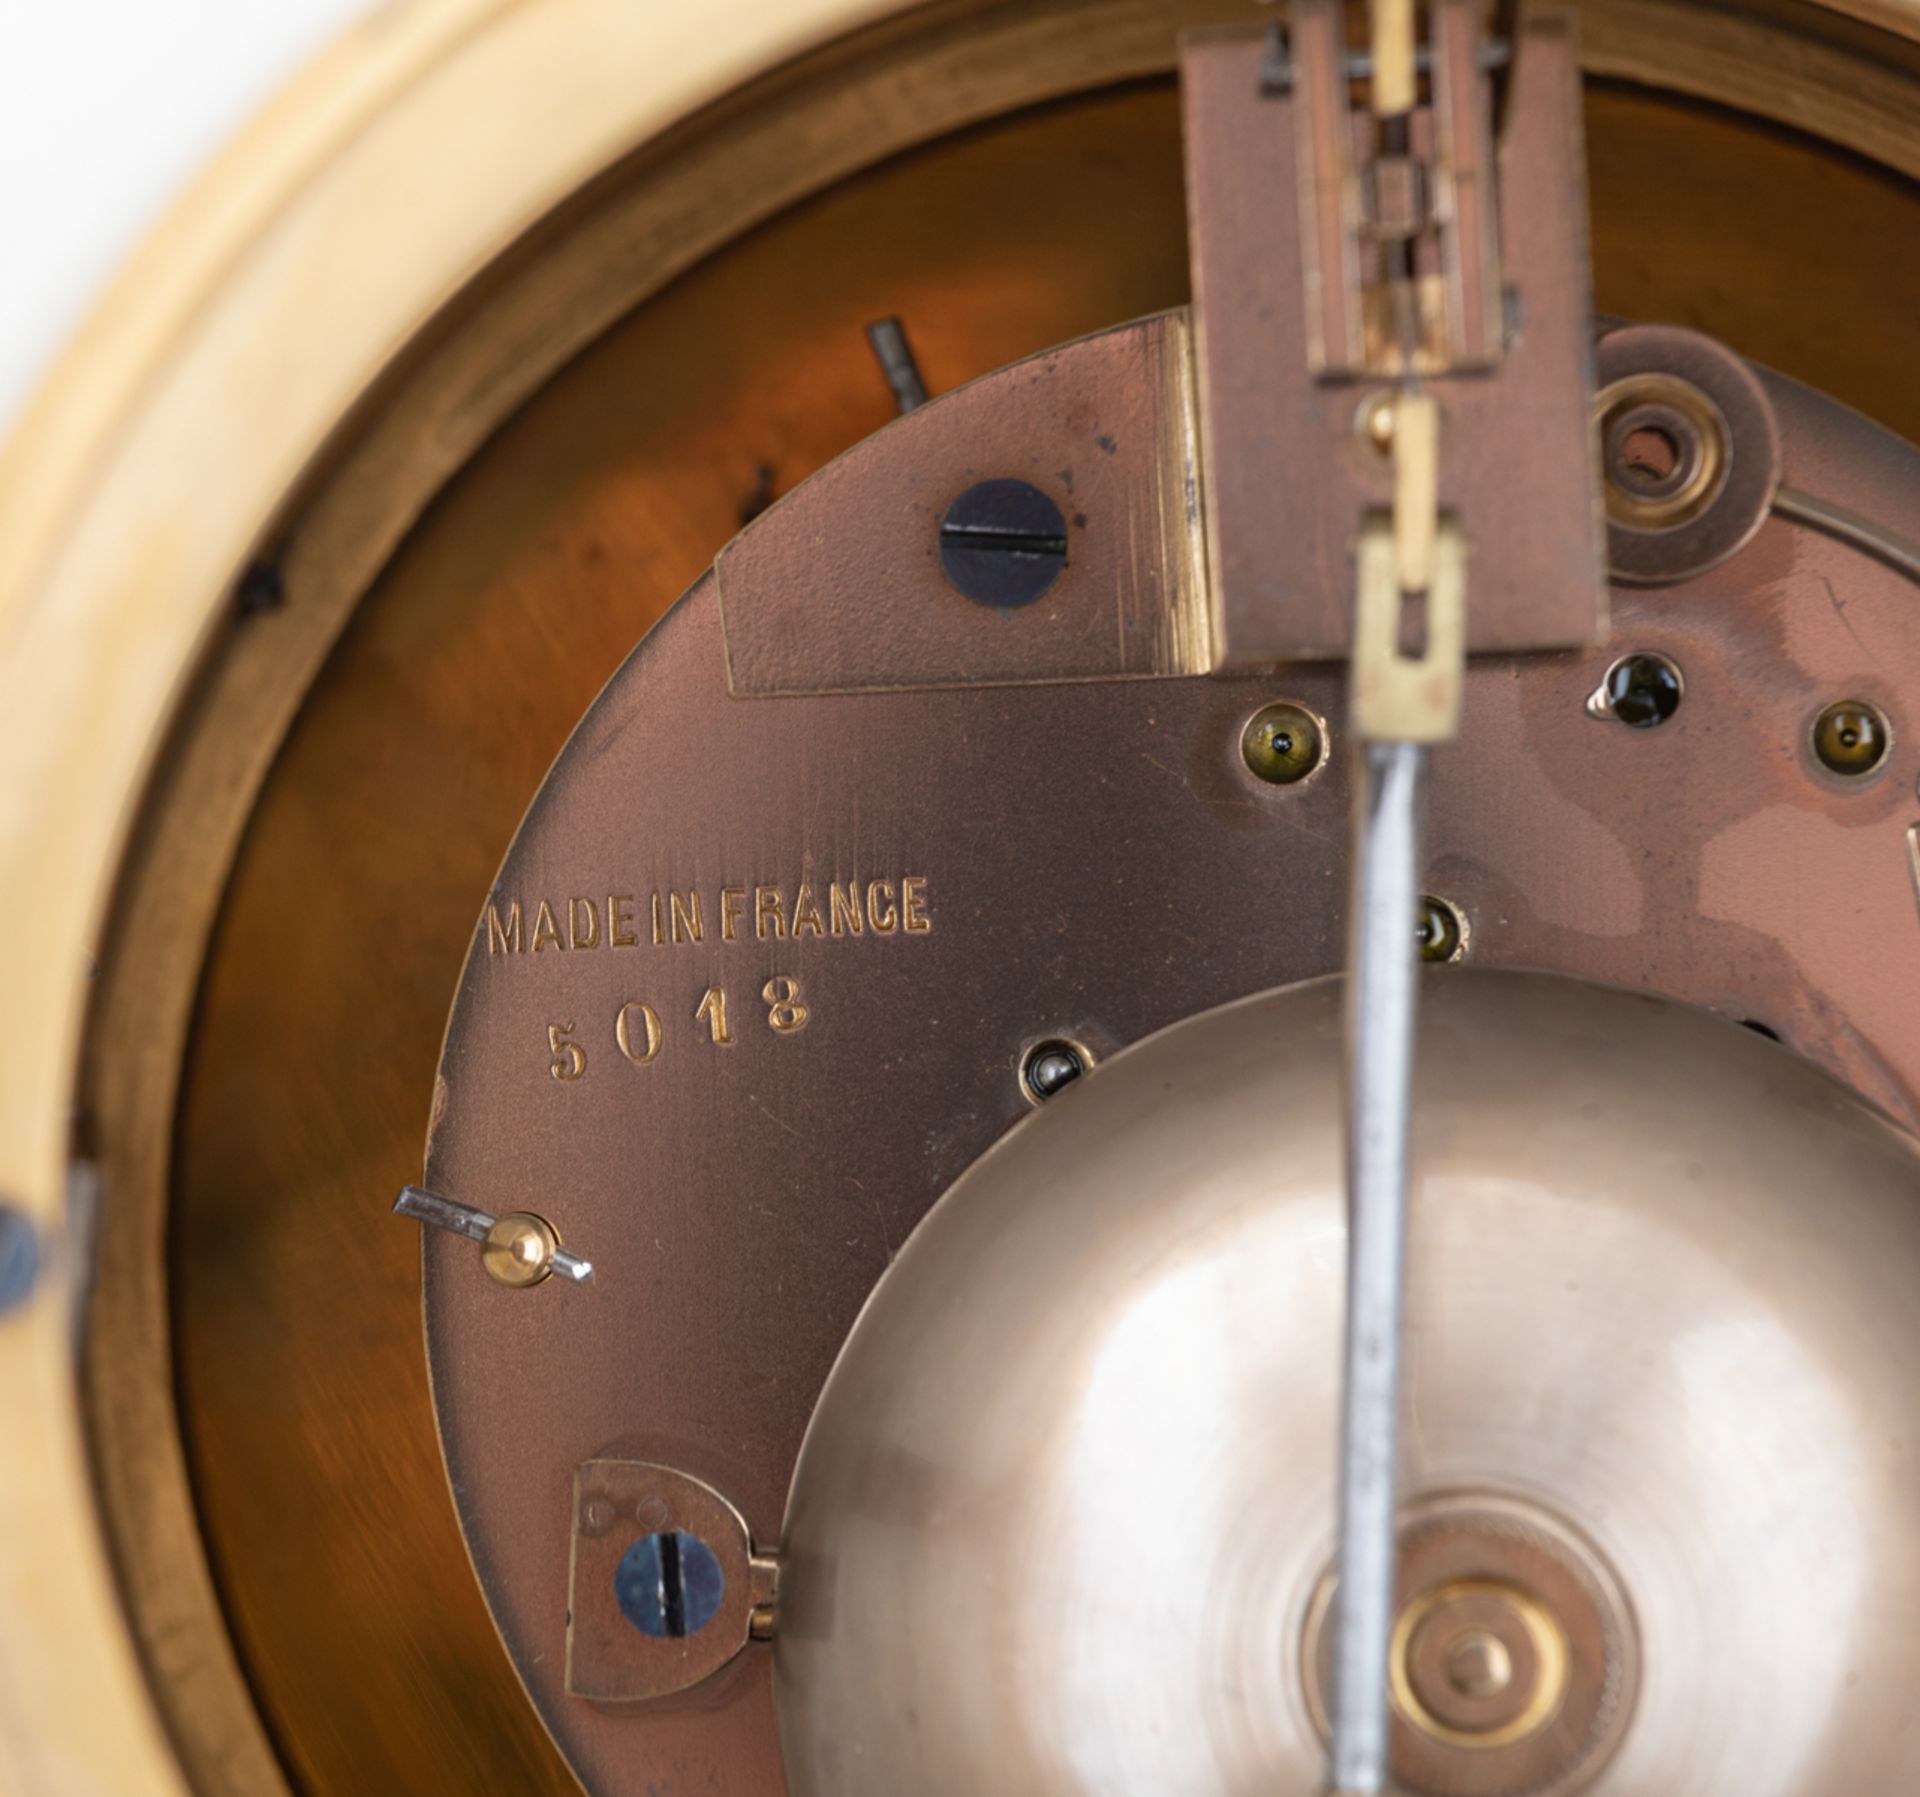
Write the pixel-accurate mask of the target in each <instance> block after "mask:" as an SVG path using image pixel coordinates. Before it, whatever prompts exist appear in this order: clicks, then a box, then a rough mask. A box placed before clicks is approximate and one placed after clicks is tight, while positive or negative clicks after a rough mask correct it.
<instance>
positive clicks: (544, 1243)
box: [480, 1210, 560, 1289]
mask: <svg viewBox="0 0 1920 1797" xmlns="http://www.w3.org/2000/svg"><path fill="white" fill-rule="evenodd" d="M559 1247H560V1238H559V1237H558V1236H557V1235H555V1234H554V1231H553V1225H552V1224H551V1223H549V1222H548V1221H547V1220H546V1218H545V1217H536V1216H535V1215H534V1214H533V1212H532V1211H530V1210H516V1211H509V1212H508V1213H507V1214H506V1215H505V1216H504V1217H502V1218H500V1219H499V1221H498V1222H496V1223H495V1224H494V1226H493V1227H492V1228H491V1229H489V1230H488V1231H487V1235H486V1240H485V1241H483V1242H482V1243H481V1244H480V1263H481V1265H482V1266H484V1267H485V1268H486V1269H487V1271H488V1272H489V1273H490V1274H491V1275H492V1276H493V1277H494V1278H495V1279H497V1280H498V1281H499V1282H500V1283H501V1284H502V1285H507V1286H513V1287H515V1288H516V1289H518V1288H521V1287H525V1286H529V1285H538V1284H539V1283H540V1281H541V1280H543V1279H545V1278H546V1277H547V1275H548V1274H549V1273H551V1272H552V1271H553V1257H554V1254H555V1253H556V1252H557V1251H558V1249H559Z"/></svg>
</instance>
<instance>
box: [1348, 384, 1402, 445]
mask: <svg viewBox="0 0 1920 1797" xmlns="http://www.w3.org/2000/svg"><path fill="white" fill-rule="evenodd" d="M1393 397H1394V396H1393V395H1392V394H1391V393H1372V394H1369V395H1368V396H1367V397H1366V398H1365V399H1363V400H1362V401H1361V402H1360V416H1359V418H1358V419H1357V420H1356V422H1357V424H1358V426H1359V431H1360V434H1361V436H1363V437H1365V438H1366V440H1367V441H1368V442H1369V443H1371V444H1372V445H1373V446H1374V448H1375V449H1377V450H1379V452H1380V453H1381V454H1382V455H1391V454H1392V453H1393Z"/></svg>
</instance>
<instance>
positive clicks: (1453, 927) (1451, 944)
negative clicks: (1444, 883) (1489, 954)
mask: <svg viewBox="0 0 1920 1797" xmlns="http://www.w3.org/2000/svg"><path fill="white" fill-rule="evenodd" d="M1414 934H1415V937H1416V939H1417V940H1418V942H1419V944H1420V959H1421V960H1423V961H1457V960H1459V959H1460V957H1461V956H1462V955H1464V954H1465V953H1466V952H1467V920H1466V917H1465V915H1464V914H1463V913H1462V912H1461V910H1460V907H1459V906H1458V905H1456V904H1454V903H1453V901H1452V900H1451V899H1443V898H1435V897H1434V895H1433V894H1432V893H1430V892H1428V893H1424V894H1422V895H1421V899H1420V916H1419V918H1418V920H1417V921H1416V922H1415V924H1414Z"/></svg>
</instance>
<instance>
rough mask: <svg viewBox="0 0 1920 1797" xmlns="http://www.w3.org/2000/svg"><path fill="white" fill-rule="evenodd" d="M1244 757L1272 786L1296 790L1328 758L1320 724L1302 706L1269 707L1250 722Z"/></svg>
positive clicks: (1242, 737)
mask: <svg viewBox="0 0 1920 1797" xmlns="http://www.w3.org/2000/svg"><path fill="white" fill-rule="evenodd" d="M1240 753H1241V755H1242V756H1243V757H1244V758H1245V760H1246V764H1247V766H1248V768H1249V769H1250V770H1251V771H1252V772H1253V773H1254V774H1255V775H1256V776H1257V777H1258V778H1259V779H1262V780H1264V781H1266V783H1267V784H1268V785H1269V786H1293V785H1296V784H1297V783H1298V782H1300V781H1302V780H1304V779H1305V778H1306V777H1307V776H1308V775H1309V774H1310V773H1312V772H1313V771H1314V769H1315V768H1317V767H1318V766H1319V765H1320V763H1321V762H1322V761H1323V760H1324V759H1325V758H1326V737H1325V735H1324V733H1323V732H1322V731H1321V728H1320V721H1319V719H1317V718H1316V717H1315V716H1314V715H1313V713H1312V712H1310V711H1307V710H1304V709H1303V708H1302V707H1300V706H1298V705H1268V706H1264V707H1263V708H1262V709H1261V710H1259V711H1256V712H1255V713H1254V714H1253V716H1252V717H1251V718H1249V719H1248V720H1247V727H1246V728H1245V729H1244V730H1243V731H1241V733H1240Z"/></svg>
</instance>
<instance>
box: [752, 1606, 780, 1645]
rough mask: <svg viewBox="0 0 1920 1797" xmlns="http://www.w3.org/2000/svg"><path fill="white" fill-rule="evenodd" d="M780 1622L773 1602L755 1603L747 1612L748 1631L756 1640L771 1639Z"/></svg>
mask: <svg viewBox="0 0 1920 1797" xmlns="http://www.w3.org/2000/svg"><path fill="white" fill-rule="evenodd" d="M777 1623H778V1617H777V1614H776V1612H775V1610H774V1607H773V1605H772V1604H755V1605H754V1606H753V1608H752V1609H751V1610H749V1611H748V1612H747V1633H748V1634H749V1635H751V1636H752V1637H753V1639H754V1640H756V1641H771V1640H772V1639H773V1636H774V1630H775V1628H776V1626H777Z"/></svg>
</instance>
